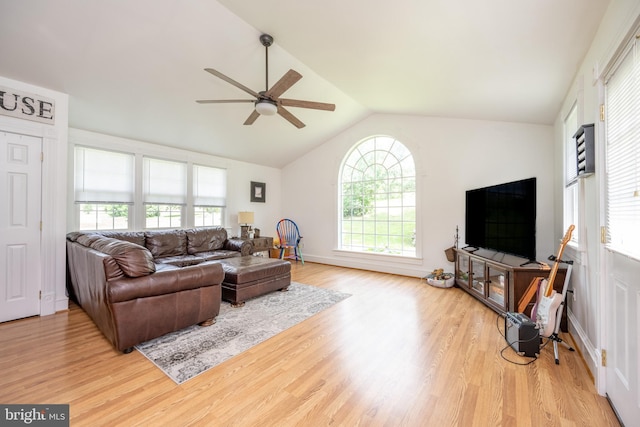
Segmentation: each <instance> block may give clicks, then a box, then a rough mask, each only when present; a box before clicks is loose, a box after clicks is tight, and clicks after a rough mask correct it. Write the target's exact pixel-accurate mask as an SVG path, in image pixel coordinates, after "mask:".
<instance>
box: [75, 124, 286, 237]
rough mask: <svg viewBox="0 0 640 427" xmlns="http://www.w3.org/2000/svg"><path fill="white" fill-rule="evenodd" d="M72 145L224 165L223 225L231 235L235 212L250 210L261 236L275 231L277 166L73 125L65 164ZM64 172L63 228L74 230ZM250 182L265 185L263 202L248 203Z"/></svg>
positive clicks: (235, 227)
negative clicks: (65, 218)
mask: <svg viewBox="0 0 640 427" xmlns="http://www.w3.org/2000/svg"><path fill="white" fill-rule="evenodd" d="M75 144H78V145H85V146H90V147H95V148H103V149H109V150H115V151H123V152H130V153H142V154H145V155H150V156H156V157H158V158H166V159H170V160H176V161H183V162H193V163H197V164H200V165H205V166H214V167H220V168H225V169H226V170H227V191H228V193H227V207H226V209H225V224H224V226H225V227H230V228H231V229H232V234H233V235H237V234H239V226H238V212H239V211H253V212H254V213H255V215H254V218H255V221H256V222H255V224H254V225H253V226H254V227H256V228H259V229H260V233H261V235H264V236H273V235H274V233H275V227H276V223H277V221H278V220H279V219H280V212H281V191H280V188H281V178H280V177H281V171H280V169H275V168H270V167H266V166H260V165H255V164H252V163H246V162H239V161H235V160H230V159H225V158H222V157H216V156H211V155H208V154H202V153H195V152H193V151H187V150H180V149H177V148H171V147H166V146H162V145H157V144H151V143H148V142H144V141H137V140H132V139H127V138H119V137H115V136H110V135H104V134H100V133H95V132H89V131H85V130H80V129H73V128H72V129H70V131H69V160H68V162H69V165H73V146H74V145H75ZM68 174H69V176H68V182H69V185H68V188H67V194H68V198H67V203H68V204H69V206H70V215H69V217H68V221H67V226H66V228H67V230H68V231H72V230H75V229H76V226H75V221H74V217H73V214H74V213H75V210H74V209H73V168H72V167H69V171H68ZM251 181H257V182H264V183H265V184H266V202H265V203H255V202H251V197H250V195H251V192H250V189H251V188H250V183H251ZM134 228H142V227H134Z"/></svg>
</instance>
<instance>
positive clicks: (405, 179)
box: [340, 136, 416, 256]
mask: <svg viewBox="0 0 640 427" xmlns="http://www.w3.org/2000/svg"><path fill="white" fill-rule="evenodd" d="M340 184H341V185H340V211H341V221H340V248H341V249H344V250H350V251H357V252H371V253H385V254H393V255H402V256H415V255H416V248H415V219H416V180H415V164H414V161H413V156H412V155H411V152H409V150H408V149H407V148H406V147H405V146H404V145H403V144H402V143H400V142H399V141H397V140H395V139H394V138H391V137H387V136H377V137H373V138H369V139H367V140H365V141H363V142H361V143H359V144H357V145H356V146H355V147H354V148H353V149H352V150H351V152H350V153H349V154H347V156H346V157H345V159H344V162H343V165H342V168H341V171H340Z"/></svg>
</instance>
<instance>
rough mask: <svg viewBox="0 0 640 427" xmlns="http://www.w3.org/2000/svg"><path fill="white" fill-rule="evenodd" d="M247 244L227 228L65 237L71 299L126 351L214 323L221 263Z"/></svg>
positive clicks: (246, 249)
mask: <svg viewBox="0 0 640 427" xmlns="http://www.w3.org/2000/svg"><path fill="white" fill-rule="evenodd" d="M250 252H251V244H250V243H249V242H246V241H241V240H228V239H227V232H226V230H225V229H224V228H219V227H207V228H198V229H188V230H158V231H122V232H120V231H108V232H72V233H69V234H67V264H68V284H67V288H68V291H69V296H70V297H71V298H72V299H73V300H75V301H76V302H77V303H78V304H79V305H80V306H81V307H82V308H83V309H84V310H85V311H86V312H87V314H88V315H89V316H90V317H91V319H92V320H93V321H94V322H95V324H96V325H97V326H98V328H99V329H100V330H101V331H102V333H103V334H104V335H105V336H106V337H107V339H108V340H109V341H110V342H111V343H112V344H113V346H114V347H115V348H116V349H118V350H120V351H123V352H125V353H128V352H130V351H131V350H133V346H135V345H136V344H139V343H141V342H145V341H148V340H150V339H153V338H157V337H159V336H161V335H164V334H167V333H169V332H173V331H177V330H179V329H182V328H185V327H187V326H191V325H194V324H201V325H203V326H208V325H210V324H212V323H214V322H215V320H214V319H215V317H216V316H217V315H218V313H219V312H220V300H221V286H220V284H221V283H222V281H223V279H224V271H223V268H222V265H221V264H220V263H219V262H218V261H219V260H221V259H225V258H231V257H239V256H243V255H249V254H250Z"/></svg>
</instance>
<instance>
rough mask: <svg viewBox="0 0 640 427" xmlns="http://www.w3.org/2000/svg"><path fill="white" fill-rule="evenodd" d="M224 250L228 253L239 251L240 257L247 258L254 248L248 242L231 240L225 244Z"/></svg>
mask: <svg viewBox="0 0 640 427" xmlns="http://www.w3.org/2000/svg"><path fill="white" fill-rule="evenodd" d="M222 249H225V250H227V251H237V252H240V255H242V256H247V255H251V252H252V249H253V246H252V245H251V242H249V241H248V240H240V239H231V240H227V241H225V242H224V246H223V247H222Z"/></svg>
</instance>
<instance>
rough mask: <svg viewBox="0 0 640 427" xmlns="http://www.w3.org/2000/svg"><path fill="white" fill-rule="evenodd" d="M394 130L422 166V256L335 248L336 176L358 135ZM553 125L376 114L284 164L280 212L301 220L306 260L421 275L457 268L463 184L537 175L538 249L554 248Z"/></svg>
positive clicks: (546, 251) (543, 254)
mask: <svg viewBox="0 0 640 427" xmlns="http://www.w3.org/2000/svg"><path fill="white" fill-rule="evenodd" d="M374 135H389V136H392V137H394V138H396V139H398V140H399V141H400V142H402V143H403V144H404V145H406V146H407V147H408V148H409V149H410V150H411V152H412V154H413V156H414V160H415V161H416V167H417V174H418V179H417V185H418V200H417V203H418V212H419V215H418V216H419V218H418V223H417V224H416V226H417V250H418V258H417V259H416V260H413V261H411V260H403V259H398V258H397V257H390V256H385V255H364V254H362V255H353V254H349V253H346V252H340V251H337V250H336V248H337V230H338V225H337V219H338V213H337V191H338V190H337V187H336V184H337V180H338V174H339V168H340V165H341V162H342V160H343V158H344V156H345V155H346V154H347V153H348V152H349V150H350V149H351V148H352V147H353V145H355V144H356V143H357V142H359V141H361V140H363V139H366V138H367V137H370V136H374ZM553 139H554V138H553V128H552V127H551V126H541V125H530V124H521V123H506V122H490V121H481V120H462V119H444V118H433V117H422V116H405V115H389V114H375V115H372V116H370V117H368V118H367V119H365V120H363V121H362V122H360V123H358V124H356V125H355V126H353V127H352V128H350V129H347V130H346V131H344V132H342V133H340V134H339V135H337V136H335V137H334V138H332V139H331V140H329V141H327V143H325V144H323V145H322V146H321V147H319V148H317V149H315V150H313V151H312V152H310V153H309V154H307V155H306V156H304V157H302V158H300V159H298V160H296V161H294V162H293V163H291V164H289V165H287V166H286V167H285V168H284V169H283V174H282V194H283V199H282V201H283V205H282V215H283V216H284V217H289V218H291V219H293V220H294V221H296V222H297V223H298V225H299V227H300V232H301V234H302V235H303V237H304V239H303V242H304V247H303V254H304V256H305V259H306V260H309V261H315V262H321V263H326V264H332V265H341V266H348V267H355V268H363V269H370V270H375V271H382V272H389V273H396V274H403V275H408V276H416V277H423V276H425V275H426V274H427V273H429V272H431V271H432V270H433V269H434V268H438V267H443V268H445V270H448V271H453V265H452V263H449V262H448V261H447V260H446V257H445V255H444V250H445V249H446V248H448V247H450V246H452V245H453V242H454V235H455V229H456V226H458V227H459V229H460V238H461V240H460V242H461V246H462V244H463V243H464V215H465V191H466V190H469V189H472V188H478V187H484V186H487V185H493V184H499V183H503V182H509V181H515V180H518V179H524V178H530V177H536V178H537V190H538V199H537V241H536V246H537V253H538V259H539V260H544V259H546V258H547V256H548V255H550V254H552V253H554V247H555V241H554V237H553V230H554V225H555V224H554V215H553V212H554V198H553V194H554V191H553V184H554V180H553V156H554V152H553V149H554V145H553Z"/></svg>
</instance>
